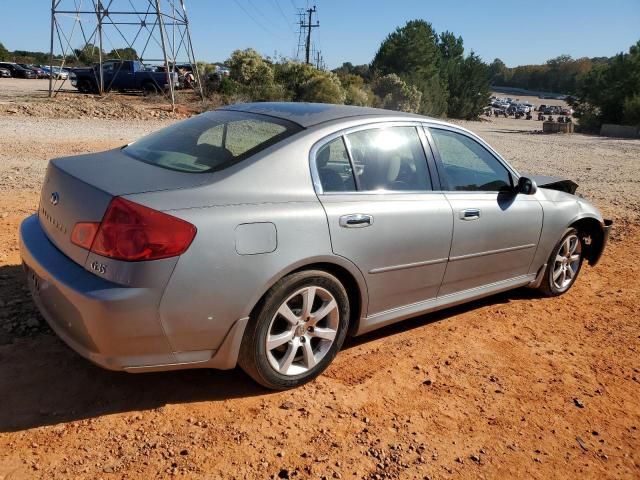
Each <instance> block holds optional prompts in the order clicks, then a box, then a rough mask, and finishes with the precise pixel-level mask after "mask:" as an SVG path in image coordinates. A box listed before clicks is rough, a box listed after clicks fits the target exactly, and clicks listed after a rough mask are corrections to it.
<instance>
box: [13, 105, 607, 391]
mask: <svg viewBox="0 0 640 480" xmlns="http://www.w3.org/2000/svg"><path fill="white" fill-rule="evenodd" d="M575 188H576V185H575V184H574V183H573V182H571V181H569V180H563V179H555V178H550V177H533V176H527V175H522V174H520V173H518V172H517V171H516V170H515V169H514V168H513V167H511V166H510V165H509V164H508V163H507V162H506V161H505V160H504V159H503V158H502V157H501V156H500V155H499V154H498V153H497V152H495V151H494V150H493V149H492V148H491V147H490V146H489V145H487V144H486V143H485V142H483V141H482V140H481V139H480V138H478V137H477V136H476V135H474V134H473V133H471V132H469V131H467V130H465V129H463V128H460V127H457V126H454V125H451V124H448V123H445V122H442V121H439V120H434V119H430V118H425V117H421V116H417V115H410V114H403V113H398V112H391V111H385V110H378V109H371V108H359V107H349V106H335V105H321V104H292V103H259V104H244V105H232V106H228V107H225V108H222V109H219V110H216V111H212V112H207V113H204V114H202V115H199V116H196V117H193V118H191V119H189V120H186V121H183V122H179V123H176V124H174V125H172V126H170V127H168V128H165V129H164V130H161V131H159V132H157V133H154V134H152V135H150V136H148V137H145V138H142V139H140V140H138V141H136V142H134V143H131V144H130V145H127V146H125V147H122V148H118V149H115V150H111V151H107V152H103V153H98V154H92V155H81V156H75V157H69V158H62V159H56V160H52V161H51V162H50V163H49V167H48V169H47V174H46V178H45V181H44V186H43V188H42V196H41V200H40V207H39V211H38V212H37V214H36V215H33V216H31V217H29V218H27V219H25V221H24V222H23V223H22V226H21V228H20V238H21V254H22V258H23V260H24V265H25V269H26V271H27V276H28V282H29V285H30V288H31V291H32V294H33V298H34V300H35V302H36V304H37V305H38V307H39V309H40V311H41V312H42V314H43V316H44V317H45V318H46V319H47V321H48V322H49V324H50V325H51V327H52V328H53V329H54V330H55V331H56V332H57V334H58V335H59V336H60V337H61V338H62V339H63V340H64V341H65V342H66V343H67V344H68V345H70V346H71V347H72V348H73V349H74V350H76V351H77V352H78V353H80V354H81V355H82V356H84V357H86V358H88V359H89V360H91V361H93V362H95V363H97V364H98V365H101V366H103V367H105V368H108V369H112V370H125V371H128V372H143V371H154V370H170V369H182V368H200V367H205V368H219V369H231V368H234V367H235V366H236V365H237V364H239V365H240V366H241V367H242V368H243V369H244V370H245V371H246V372H247V373H248V374H249V375H251V376H252V377H253V378H254V379H255V380H256V381H258V382H259V383H261V384H262V385H265V386H267V387H269V388H274V389H284V388H290V387H294V386H297V385H300V384H302V383H304V382H307V381H309V380H310V379H312V378H314V377H315V376H317V375H318V374H320V373H321V372H322V371H323V370H324V369H325V368H326V367H327V366H328V365H329V363H330V362H331V361H332V360H333V358H334V357H335V355H336V353H337V352H338V350H339V349H340V347H341V346H342V344H343V342H344V340H345V337H346V336H347V335H361V334H364V333H367V332H370V331H372V330H374V329H377V328H380V327H383V326H385V325H389V324H391V323H394V322H397V321H400V320H402V319H405V318H408V317H413V316H416V315H421V314H425V313H428V312H432V311H435V310H438V309H441V308H444V307H448V306H451V305H456V304H460V303H463V302H467V301H470V300H473V299H477V298H480V297H484V296H487V295H491V294H494V293H497V292H502V291H504V290H508V289H513V288H518V287H524V286H529V287H533V288H537V289H538V290H539V291H540V292H541V293H542V294H543V295H547V296H555V295H560V294H562V293H564V292H566V291H567V290H569V288H571V286H572V285H573V283H574V282H575V281H576V278H577V277H578V274H579V272H580V269H581V267H582V264H583V261H584V260H586V261H588V262H589V263H590V264H591V265H594V264H595V263H596V262H597V261H598V259H599V258H600V256H601V254H602V251H603V249H604V246H605V243H606V240H607V236H608V232H609V229H610V227H611V222H610V221H608V220H604V219H603V218H602V216H601V214H600V213H599V212H598V210H597V209H596V208H594V207H593V206H592V205H590V204H589V203H588V202H586V201H585V200H584V199H582V198H579V197H577V196H575V195H574V192H575Z"/></svg>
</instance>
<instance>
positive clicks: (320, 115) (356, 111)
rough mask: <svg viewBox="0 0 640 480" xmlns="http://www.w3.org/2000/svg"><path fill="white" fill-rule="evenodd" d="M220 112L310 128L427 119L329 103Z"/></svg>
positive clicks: (243, 106)
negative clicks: (385, 119)
mask: <svg viewBox="0 0 640 480" xmlns="http://www.w3.org/2000/svg"><path fill="white" fill-rule="evenodd" d="M220 110H230V111H235V112H248V113H257V114H262V115H269V116H271V117H276V118H281V119H283V120H289V121H290V122H294V123H297V124H298V125H300V126H301V127H304V128H309V127H312V126H314V125H318V124H320V123H325V122H331V121H334V120H341V119H348V118H353V117H363V116H367V117H371V116H379V117H384V116H387V117H388V116H393V117H407V118H410V119H422V120H425V119H427V117H423V116H421V115H416V114H413V113H405V112H396V111H393V110H384V109H382V108H371V107H356V106H353V105H333V104H329V103H304V102H259V103H239V104H235V105H227V106H225V107H222V108H221V109H220Z"/></svg>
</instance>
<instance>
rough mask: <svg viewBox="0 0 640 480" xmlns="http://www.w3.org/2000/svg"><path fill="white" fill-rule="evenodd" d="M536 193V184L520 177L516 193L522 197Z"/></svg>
mask: <svg viewBox="0 0 640 480" xmlns="http://www.w3.org/2000/svg"><path fill="white" fill-rule="evenodd" d="M537 191H538V186H537V185H536V182H535V181H534V180H532V179H530V178H527V177H520V178H519V179H518V186H517V187H516V193H522V194H523V195H533V194H535V193H536V192H537Z"/></svg>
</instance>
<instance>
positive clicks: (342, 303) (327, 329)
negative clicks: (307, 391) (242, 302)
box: [238, 270, 349, 390]
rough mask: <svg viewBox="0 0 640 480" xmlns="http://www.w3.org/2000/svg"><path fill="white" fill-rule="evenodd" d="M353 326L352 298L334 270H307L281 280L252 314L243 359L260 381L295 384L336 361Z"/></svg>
mask: <svg viewBox="0 0 640 480" xmlns="http://www.w3.org/2000/svg"><path fill="white" fill-rule="evenodd" d="M348 327H349V298H348V296H347V292H346V290H345V288H344V286H343V285H342V284H341V283H340V281H338V279H337V278H336V277H334V276H333V275H331V274H329V273H327V272H324V271H320V270H308V271H302V272H297V273H293V274H291V275H288V276H286V277H284V278H283V279H282V280H280V281H278V282H277V283H276V284H275V285H274V286H273V287H272V288H271V289H270V290H269V292H268V293H267V294H266V296H265V298H264V300H263V302H262V305H261V307H259V309H257V311H256V312H254V314H253V315H252V316H251V318H250V319H249V323H248V325H247V328H246V330H245V333H244V337H243V339H242V345H241V347H240V354H239V357H238V363H239V365H240V366H241V367H242V369H243V370H244V371H245V372H246V373H247V374H248V375H249V376H251V378H253V379H254V380H255V381H256V382H258V383H259V384H261V385H263V386H265V387H267V388H270V389H273V390H285V389H288V388H294V387H297V386H299V385H302V384H304V383H307V382H309V381H311V380H313V379H314V378H315V377H317V376H318V375H320V374H321V373H322V372H323V371H324V370H325V369H326V368H327V367H328V366H329V364H330V363H331V362H332V361H333V359H334V358H335V356H336V354H337V353H338V350H340V348H341V347H342V344H343V343H344V339H345V337H346V335H347V331H348Z"/></svg>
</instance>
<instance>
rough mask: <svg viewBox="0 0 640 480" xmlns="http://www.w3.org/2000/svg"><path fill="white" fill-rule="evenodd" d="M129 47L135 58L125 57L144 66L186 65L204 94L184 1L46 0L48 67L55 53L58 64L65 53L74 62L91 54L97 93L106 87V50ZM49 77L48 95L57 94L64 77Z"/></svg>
mask: <svg viewBox="0 0 640 480" xmlns="http://www.w3.org/2000/svg"><path fill="white" fill-rule="evenodd" d="M128 49H132V50H128ZM134 51H135V55H134V56H135V58H127V59H134V60H139V61H140V62H142V63H143V64H144V65H145V66H163V67H164V69H165V70H164V71H166V72H173V71H175V69H176V65H181V64H182V65H187V64H188V65H190V66H191V69H192V72H193V75H194V77H195V86H196V88H197V89H198V90H199V94H200V96H201V97H202V98H204V96H203V91H202V80H201V78H200V75H199V74H198V69H197V65H196V58H195V54H194V52H193V44H192V42H191V33H190V30H189V20H188V18H187V10H186V8H185V0H51V46H50V52H49V56H50V60H49V63H50V68H51V69H52V70H53V67H54V65H53V63H54V55H59V56H60V57H61V60H60V65H56V66H59V67H64V66H65V63H66V62H67V61H68V59H70V58H72V59H74V60H75V61H76V62H77V63H83V61H84V63H86V58H87V57H89V58H92V59H94V60H95V63H97V64H98V70H97V71H98V79H97V80H98V83H99V85H98V90H99V93H100V95H102V94H104V93H105V91H106V90H108V85H105V84H104V78H103V77H104V75H103V68H102V64H103V61H105V58H104V56H105V53H111V55H110V56H111V57H112V58H116V59H118V58H122V57H121V53H124V52H128V53H129V54H130V55H131V54H133V52H134ZM81 57H84V58H81ZM56 63H57V62H56ZM52 73H53V71H52ZM53 77H54V75H51V78H50V80H49V96H53V95H55V94H57V93H58V92H59V91H60V89H61V88H62V86H63V85H64V82H65V81H66V80H59V79H56V78H53ZM171 78H172V76H169V79H170V80H169V92H168V93H169V95H170V97H171V104H172V106H175V87H176V85H175V84H174V82H173V81H172V80H171Z"/></svg>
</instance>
